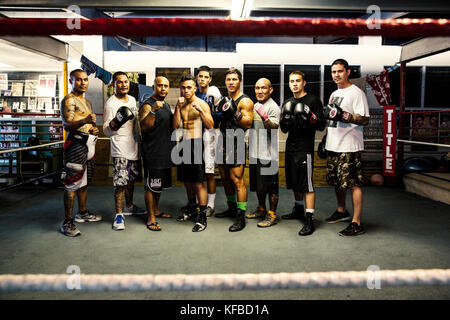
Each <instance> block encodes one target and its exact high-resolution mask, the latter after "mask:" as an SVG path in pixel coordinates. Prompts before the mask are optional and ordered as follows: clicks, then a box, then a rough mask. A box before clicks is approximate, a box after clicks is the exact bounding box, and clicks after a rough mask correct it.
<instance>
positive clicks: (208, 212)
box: [205, 207, 216, 218]
mask: <svg viewBox="0 0 450 320" xmlns="http://www.w3.org/2000/svg"><path fill="white" fill-rule="evenodd" d="M215 212H216V211H215V210H214V209H213V208H211V207H208V208H206V210H205V213H206V217H207V218H209V217H212V216H213V215H214V213H215Z"/></svg>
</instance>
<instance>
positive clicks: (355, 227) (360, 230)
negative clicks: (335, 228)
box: [338, 222, 366, 236]
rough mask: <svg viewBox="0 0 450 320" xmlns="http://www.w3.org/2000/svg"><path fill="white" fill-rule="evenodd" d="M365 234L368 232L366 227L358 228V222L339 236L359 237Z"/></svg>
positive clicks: (351, 224)
mask: <svg viewBox="0 0 450 320" xmlns="http://www.w3.org/2000/svg"><path fill="white" fill-rule="evenodd" d="M365 232H366V230H364V227H363V226H362V225H361V226H358V224H357V223H356V222H352V223H350V224H349V225H348V226H347V228H345V229H344V230H342V231H341V232H339V233H338V234H339V235H340V236H357V235H360V234H363V233H365Z"/></svg>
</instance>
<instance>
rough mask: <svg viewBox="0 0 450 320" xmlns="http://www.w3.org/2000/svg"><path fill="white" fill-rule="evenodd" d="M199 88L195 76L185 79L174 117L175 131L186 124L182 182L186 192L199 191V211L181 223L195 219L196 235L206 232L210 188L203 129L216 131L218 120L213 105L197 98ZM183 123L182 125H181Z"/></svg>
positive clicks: (197, 194) (183, 217)
mask: <svg viewBox="0 0 450 320" xmlns="http://www.w3.org/2000/svg"><path fill="white" fill-rule="evenodd" d="M196 89H197V84H196V81H195V78H194V77H193V76H192V75H184V76H183V77H181V80H180V91H181V97H179V98H178V102H177V105H176V107H175V112H174V116H173V128H174V130H176V129H178V128H180V127H181V122H182V123H183V129H184V130H183V140H182V142H181V143H180V144H179V146H181V147H182V148H183V152H186V153H187V154H183V163H182V164H181V176H180V177H179V178H180V180H181V181H183V182H184V183H185V184H186V188H187V189H190V190H195V195H196V196H197V199H198V202H199V207H198V209H197V210H196V211H195V212H194V213H193V215H192V216H190V215H187V214H183V215H182V216H180V217H179V218H178V219H177V220H178V221H186V220H188V219H190V218H191V219H192V218H193V219H194V220H195V225H194V228H193V229H192V231H193V232H199V231H203V230H205V229H206V208H207V207H206V200H207V193H206V188H205V186H204V185H203V181H205V180H206V174H205V162H204V159H203V151H202V150H203V126H204V127H205V128H206V129H213V128H214V120H213V118H212V116H211V110H210V108H209V105H208V104H207V103H206V102H205V101H203V100H202V99H200V98H198V97H197V96H196V95H195V90H196ZM181 120H182V121H181Z"/></svg>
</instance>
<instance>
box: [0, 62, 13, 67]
mask: <svg viewBox="0 0 450 320" xmlns="http://www.w3.org/2000/svg"><path fill="white" fill-rule="evenodd" d="M0 68H14V66H12V65H10V64H6V63H1V62H0Z"/></svg>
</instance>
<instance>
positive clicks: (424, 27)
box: [0, 18, 450, 37]
mask: <svg viewBox="0 0 450 320" xmlns="http://www.w3.org/2000/svg"><path fill="white" fill-rule="evenodd" d="M76 23H79V24H80V29H69V27H70V26H71V25H72V26H73V25H75V24H76ZM367 23H370V24H375V23H379V26H380V28H378V29H376V28H374V29H369V28H368V26H367ZM68 26H69V27H68ZM0 35H3V36H6V35H9V36H25V35H27V36H44V35H104V36H113V35H123V36H153V37H155V36H206V35H223V36H313V35H315V36H319V35H335V36H359V35H381V36H389V37H425V36H450V20H448V19H384V20H366V19H322V18H320V19H293V18H281V19H247V20H230V19H186V18H117V19H113V18H97V19H91V20H84V19H82V20H79V21H75V19H74V18H70V19H39V18H25V19H24V18H20V19H19V18H15V19H11V18H1V19H0Z"/></svg>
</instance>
